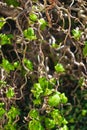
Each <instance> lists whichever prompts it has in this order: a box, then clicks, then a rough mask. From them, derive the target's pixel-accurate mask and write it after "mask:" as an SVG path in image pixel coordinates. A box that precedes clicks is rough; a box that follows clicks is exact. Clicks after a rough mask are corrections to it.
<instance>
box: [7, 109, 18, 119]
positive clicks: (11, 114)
mask: <svg viewBox="0 0 87 130" xmlns="http://www.w3.org/2000/svg"><path fill="white" fill-rule="evenodd" d="M19 114H20V111H19V109H18V108H15V107H14V106H12V107H11V109H10V110H9V111H8V113H7V115H8V118H9V119H10V120H13V119H15V118H16V116H17V115H19Z"/></svg>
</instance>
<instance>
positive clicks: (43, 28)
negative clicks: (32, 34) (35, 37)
mask: <svg viewBox="0 0 87 130" xmlns="http://www.w3.org/2000/svg"><path fill="white" fill-rule="evenodd" d="M38 22H39V24H40V29H41V30H45V28H46V27H47V25H48V24H47V22H46V21H45V20H44V19H43V18H41V19H39V20H38Z"/></svg>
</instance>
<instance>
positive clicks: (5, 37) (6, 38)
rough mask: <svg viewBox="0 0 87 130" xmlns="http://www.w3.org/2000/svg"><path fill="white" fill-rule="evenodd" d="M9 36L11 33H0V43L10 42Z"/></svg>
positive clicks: (10, 36)
mask: <svg viewBox="0 0 87 130" xmlns="http://www.w3.org/2000/svg"><path fill="white" fill-rule="evenodd" d="M11 38H13V35H11V34H10V35H6V34H2V33H1V34H0V44H1V45H5V44H11Z"/></svg>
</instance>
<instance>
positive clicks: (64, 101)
mask: <svg viewBox="0 0 87 130" xmlns="http://www.w3.org/2000/svg"><path fill="white" fill-rule="evenodd" d="M60 98H61V103H67V101H68V99H67V97H66V96H65V93H62V94H61V95H60Z"/></svg>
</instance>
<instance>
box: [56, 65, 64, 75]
mask: <svg viewBox="0 0 87 130" xmlns="http://www.w3.org/2000/svg"><path fill="white" fill-rule="evenodd" d="M55 70H56V72H58V73H61V72H65V69H64V67H63V65H62V64H57V65H56V66H55Z"/></svg>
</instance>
